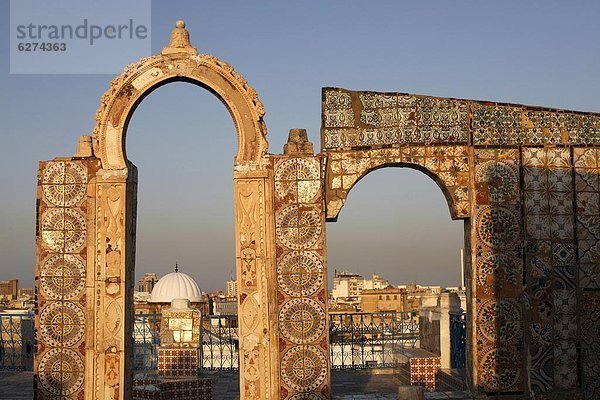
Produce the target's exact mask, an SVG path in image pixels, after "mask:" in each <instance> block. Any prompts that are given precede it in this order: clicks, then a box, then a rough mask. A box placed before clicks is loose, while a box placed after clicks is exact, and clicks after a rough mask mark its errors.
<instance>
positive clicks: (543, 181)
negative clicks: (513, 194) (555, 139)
mask: <svg viewBox="0 0 600 400" xmlns="http://www.w3.org/2000/svg"><path fill="white" fill-rule="evenodd" d="M522 159H523V182H524V211H525V212H524V214H525V240H526V252H525V253H526V254H525V260H526V276H527V282H526V291H525V295H526V298H527V302H526V304H527V305H528V307H529V312H528V315H529V319H530V321H531V325H530V329H529V331H530V335H529V355H530V357H531V360H532V368H531V386H532V389H533V391H534V392H535V393H538V394H539V393H546V392H550V391H553V390H561V391H562V390H569V389H573V388H575V387H577V385H578V376H577V357H576V354H573V353H574V352H575V349H576V348H577V282H576V281H575V276H576V271H577V260H576V252H575V227H574V224H573V201H574V199H573V179H572V162H571V153H570V148H568V147H554V148H523V149H522ZM541 326H543V327H545V329H546V332H547V334H546V335H544V336H540V335H538V334H536V333H534V331H535V330H536V329H539V327H541Z"/></svg>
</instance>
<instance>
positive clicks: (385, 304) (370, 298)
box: [360, 285, 406, 313]
mask: <svg viewBox="0 0 600 400" xmlns="http://www.w3.org/2000/svg"><path fill="white" fill-rule="evenodd" d="M405 300H406V291H405V290H403V289H399V288H397V287H394V286H392V285H388V286H387V287H385V288H381V289H363V291H362V295H361V299H360V308H361V311H362V312H368V313H376V312H382V311H397V312H401V311H404V302H405Z"/></svg>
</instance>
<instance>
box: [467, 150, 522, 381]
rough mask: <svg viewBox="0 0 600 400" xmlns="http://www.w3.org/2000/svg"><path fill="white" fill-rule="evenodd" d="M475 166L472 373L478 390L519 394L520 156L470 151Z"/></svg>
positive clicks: (520, 319) (520, 277)
mask: <svg viewBox="0 0 600 400" xmlns="http://www.w3.org/2000/svg"><path fill="white" fill-rule="evenodd" d="M474 163H475V170H474V171H473V175H474V183H475V193H474V199H475V202H474V204H473V205H472V210H473V211H472V215H473V217H472V219H473V223H472V226H473V230H472V233H471V235H472V239H471V240H472V243H473V244H472V245H473V247H474V249H473V254H474V260H473V263H474V265H475V268H476V270H475V271H476V273H475V288H474V293H475V297H476V302H475V305H476V309H475V310H474V313H473V315H474V318H475V321H476V322H475V326H476V331H475V338H474V341H473V343H474V345H475V348H476V354H477V358H476V360H477V361H476V366H475V368H476V369H477V374H478V382H479V387H480V390H482V391H484V392H509V393H520V392H522V391H523V390H524V387H523V385H524V381H525V376H524V374H525V372H524V362H525V360H524V358H523V356H522V349H523V336H524V328H523V323H524V317H523V312H524V310H523V302H522V294H523V289H522V287H523V261H522V260H523V258H522V247H521V243H522V238H523V232H522V217H521V215H522V214H521V213H522V207H521V188H520V161H519V154H518V151H517V150H513V149H475V157H474Z"/></svg>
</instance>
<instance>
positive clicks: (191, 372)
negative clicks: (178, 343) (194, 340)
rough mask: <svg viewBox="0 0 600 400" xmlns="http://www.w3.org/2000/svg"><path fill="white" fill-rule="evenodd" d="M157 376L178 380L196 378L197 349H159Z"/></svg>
mask: <svg viewBox="0 0 600 400" xmlns="http://www.w3.org/2000/svg"><path fill="white" fill-rule="evenodd" d="M158 375H159V376H164V377H179V378H182V377H196V376H198V349H197V348H166V347H164V348H163V347H159V348H158Z"/></svg>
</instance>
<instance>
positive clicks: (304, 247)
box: [273, 156, 329, 400]
mask: <svg viewBox="0 0 600 400" xmlns="http://www.w3.org/2000/svg"><path fill="white" fill-rule="evenodd" d="M273 159H274V171H275V237H276V246H277V248H276V253H277V319H278V326H279V329H278V331H279V354H280V365H281V368H280V370H281V372H280V373H281V382H280V385H281V386H280V397H281V399H282V400H285V399H300V398H302V399H304V398H310V399H324V398H328V396H329V382H328V379H327V378H328V375H329V374H328V371H329V357H328V352H327V348H328V330H327V314H326V307H327V305H326V297H327V296H326V292H325V291H326V288H325V280H326V277H327V274H326V270H325V262H324V257H323V255H324V253H323V251H324V234H325V232H324V230H325V225H324V224H325V219H324V215H323V206H322V204H323V194H322V192H323V187H322V184H321V182H322V180H321V162H322V158H321V157H318V156H317V157H314V156H304V157H295V156H282V157H274V158H273Z"/></svg>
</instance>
